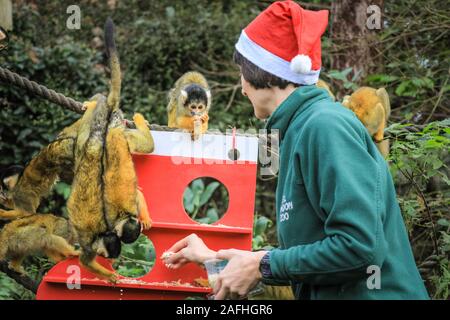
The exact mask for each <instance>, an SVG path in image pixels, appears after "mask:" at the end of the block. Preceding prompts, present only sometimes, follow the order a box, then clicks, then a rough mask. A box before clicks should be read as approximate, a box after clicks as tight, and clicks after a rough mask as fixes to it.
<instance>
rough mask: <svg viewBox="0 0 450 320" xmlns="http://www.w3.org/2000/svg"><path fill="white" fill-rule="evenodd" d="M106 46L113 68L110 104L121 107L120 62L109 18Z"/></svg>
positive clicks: (109, 96) (115, 108)
mask: <svg viewBox="0 0 450 320" xmlns="http://www.w3.org/2000/svg"><path fill="white" fill-rule="evenodd" d="M105 46H106V54H107V55H108V58H109V64H110V68H111V88H110V92H109V95H108V106H109V107H110V108H112V109H113V110H117V109H119V103H120V89H121V82H122V81H121V74H120V62H119V56H118V54H117V49H116V43H115V41H114V23H113V22H112V20H111V18H108V19H107V20H106V23H105Z"/></svg>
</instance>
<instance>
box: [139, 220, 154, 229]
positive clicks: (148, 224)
mask: <svg viewBox="0 0 450 320" xmlns="http://www.w3.org/2000/svg"><path fill="white" fill-rule="evenodd" d="M141 223H142V226H143V227H144V230H149V229H150V228H151V227H152V223H153V221H152V219H150V218H147V219H142V220H141Z"/></svg>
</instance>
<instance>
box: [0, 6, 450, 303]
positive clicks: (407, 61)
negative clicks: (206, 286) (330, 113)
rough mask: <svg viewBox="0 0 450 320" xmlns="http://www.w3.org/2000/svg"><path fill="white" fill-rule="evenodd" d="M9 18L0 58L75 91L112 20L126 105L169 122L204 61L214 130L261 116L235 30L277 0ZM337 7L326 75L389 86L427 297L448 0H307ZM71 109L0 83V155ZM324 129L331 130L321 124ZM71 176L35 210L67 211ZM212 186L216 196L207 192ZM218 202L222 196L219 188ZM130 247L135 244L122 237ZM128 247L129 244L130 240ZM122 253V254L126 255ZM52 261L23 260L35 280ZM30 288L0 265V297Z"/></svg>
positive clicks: (95, 68) (439, 220)
mask: <svg viewBox="0 0 450 320" xmlns="http://www.w3.org/2000/svg"><path fill="white" fill-rule="evenodd" d="M13 2H14V6H13V14H14V16H13V18H14V29H13V30H12V31H11V32H10V36H11V39H10V47H9V49H8V50H6V51H3V52H1V53H0V65H1V66H3V67H7V68H9V69H11V70H13V71H15V72H18V73H19V74H21V75H23V76H25V77H28V78H29V79H32V80H34V81H37V82H38V83H41V84H44V85H46V86H47V87H49V88H52V89H55V90H56V91H59V92H62V93H64V94H66V95H68V96H70V97H73V98H75V99H76V100H79V101H84V100H86V99H88V98H89V97H91V96H92V95H93V94H94V93H97V92H104V91H106V89H107V79H108V74H109V73H108V70H107V66H106V59H105V58H106V57H105V54H104V50H103V40H102V32H103V31H102V28H103V24H104V22H105V20H106V18H107V17H108V16H111V17H112V18H113V20H114V22H115V24H116V29H117V35H116V42H117V45H118V49H119V53H120V58H121V66H122V69H123V89H122V108H123V109H124V110H125V112H126V113H127V116H128V117H129V118H130V117H131V115H132V113H133V112H137V111H138V112H141V113H143V114H144V116H145V117H146V118H147V119H148V120H149V122H151V123H158V124H165V123H166V121H167V119H166V111H165V110H166V109H165V107H166V102H167V99H166V95H167V90H168V89H170V87H171V86H172V84H173V83H174V82H175V80H176V79H177V78H178V77H179V76H180V75H182V74H183V73H184V72H186V71H188V70H197V71H200V72H203V73H204V75H205V76H206V77H207V79H208V80H209V82H210V84H211V87H212V91H213V107H212V112H211V114H210V128H212V129H220V130H221V131H223V132H225V130H226V129H229V128H232V127H234V126H236V127H237V128H239V129H244V130H245V129H249V128H262V127H263V126H264V123H263V122H262V121H259V120H257V119H256V118H255V117H254V116H253V110H252V107H251V105H250V104H249V102H248V100H247V99H246V98H245V97H243V96H242V95H241V94H240V84H239V81H238V80H239V72H238V69H237V68H236V67H235V66H234V65H233V63H232V54H233V50H234V43H235V42H236V40H237V39H238V36H239V34H240V31H241V29H242V28H243V27H245V26H246V25H247V24H248V23H249V22H250V21H251V20H252V19H253V18H254V17H255V16H256V15H257V14H258V13H259V12H260V11H261V10H263V9H264V8H266V7H267V6H268V5H269V4H270V3H271V1H256V0H249V1H245V0H223V1H206V0H197V1H181V0H173V1H137V0H130V1H114V0H109V1H96V0H84V1H76V2H74V1H13ZM72 4H78V5H79V6H80V8H81V13H82V17H81V29H80V30H69V29H67V28H66V19H67V17H68V14H67V13H66V8H67V6H69V5H72ZM301 4H302V5H304V7H305V8H308V9H314V10H317V9H322V8H324V9H328V10H330V11H331V16H330V25H329V28H328V30H327V32H326V34H325V37H324V39H323V50H322V51H323V70H322V74H321V77H322V79H324V80H326V81H328V82H329V83H330V84H331V87H332V90H333V91H334V92H335V93H336V94H337V97H338V99H341V98H342V97H343V96H344V95H345V94H349V93H351V92H352V91H353V90H354V89H355V88H357V87H359V86H361V85H370V86H374V87H381V86H384V87H386V88H387V90H388V92H389V94H390V98H391V105H392V108H393V113H392V116H391V119H390V122H389V124H390V126H389V128H388V129H387V134H388V135H389V137H390V139H391V144H392V150H391V155H390V157H389V163H390V165H391V169H392V173H393V176H394V179H395V183H396V186H397V190H398V198H399V202H400V205H401V207H402V211H403V215H404V218H405V223H406V226H407V228H408V232H409V236H410V240H411V244H412V246H413V250H414V254H415V258H416V262H417V264H418V266H419V267H420V271H421V273H422V276H423V278H424V279H425V280H426V285H427V288H428V289H429V293H430V295H431V296H432V297H433V298H437V299H448V297H449V287H450V268H449V252H450V232H449V231H450V216H449V215H450V213H449V207H450V200H449V199H450V197H449V193H450V191H449V179H448V167H447V166H448V165H449V157H448V151H449V145H450V144H449V135H450V130H449V124H450V123H449V120H448V117H449V114H450V105H449V100H448V98H449V89H450V84H449V83H448V79H449V59H448V57H449V53H450V52H449V46H448V44H449V43H450V37H449V36H450V15H449V12H448V10H446V8H447V7H448V2H447V1H445V0H416V1H414V0H399V1H383V0H374V1H369V0H361V1H349V0H338V1H305V2H301ZM370 4H378V5H379V6H380V7H381V8H383V16H382V17H383V25H382V28H381V30H372V31H370V30H368V29H367V28H366V26H365V20H366V19H367V17H368V14H367V13H366V9H365V8H367V6H368V5H370ZM77 117H78V115H76V114H73V113H71V112H70V111H67V110H64V109H63V108H61V107H59V106H56V105H53V104H50V103H48V102H45V101H42V100H39V99H36V98H34V97H32V96H30V95H28V94H27V93H26V92H24V91H23V90H20V89H17V88H14V87H11V86H8V85H7V84H3V83H2V84H0V150H1V157H0V166H5V165H9V164H12V163H15V164H19V163H21V164H24V163H26V162H27V161H29V160H30V159H31V158H32V156H33V155H34V154H36V152H38V151H39V150H40V148H41V147H43V146H44V145H46V144H47V143H49V142H50V141H51V140H52V139H54V138H55V135H56V134H57V132H58V131H59V130H61V129H62V128H63V127H65V126H66V125H68V124H70V123H71V122H73V121H74V120H75V119H76V118H77ZM324 129H325V128H324ZM275 187H276V177H273V178H272V179H261V177H258V184H257V193H256V197H255V200H256V214H257V217H258V219H257V220H256V223H255V241H254V247H255V248H260V247H262V246H264V245H273V246H276V244H277V240H276V234H275V226H274V224H273V223H270V221H269V219H270V220H272V221H275V208H274V202H275V195H274V191H275ZM69 192H70V188H69V186H67V185H64V184H61V183H60V184H58V185H57V187H56V189H55V191H54V193H53V195H52V196H51V197H50V198H49V199H48V200H47V201H45V202H44V203H43V205H42V206H41V209H40V210H41V211H42V212H54V213H57V214H65V206H64V203H65V200H66V199H67V197H68V194H69ZM214 197H215V195H213V198H214ZM215 201H216V202H218V203H220V199H219V200H217V199H216V200H215ZM130 250H131V249H130ZM130 252H131V253H130V257H133V256H132V255H133V254H135V252H132V251H130ZM128 262H129V261H128ZM50 267H51V263H50V262H49V261H48V260H47V259H45V258H43V257H33V258H30V259H28V260H27V262H26V269H27V271H28V272H29V273H30V274H31V275H32V277H33V278H34V279H35V280H40V279H41V277H42V275H43V273H44V272H45V270H48V268H50ZM33 297H34V296H33V294H32V293H30V292H29V291H27V290H25V289H23V288H22V287H21V286H19V285H17V284H16V283H15V282H14V281H13V280H11V279H10V278H8V277H7V276H6V275H5V274H2V273H0V299H27V298H33Z"/></svg>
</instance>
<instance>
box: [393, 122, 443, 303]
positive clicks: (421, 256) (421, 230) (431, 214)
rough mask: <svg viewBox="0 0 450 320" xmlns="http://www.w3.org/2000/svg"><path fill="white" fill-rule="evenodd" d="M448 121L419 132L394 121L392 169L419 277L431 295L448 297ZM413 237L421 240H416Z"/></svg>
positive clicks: (433, 124)
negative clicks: (420, 275) (420, 274)
mask: <svg viewBox="0 0 450 320" xmlns="http://www.w3.org/2000/svg"><path fill="white" fill-rule="evenodd" d="M449 128H450V119H447V120H444V121H440V122H432V123H429V124H428V125H426V126H424V128H423V129H422V130H421V131H417V132H411V126H409V125H407V124H405V125H399V124H394V125H391V126H390V127H389V128H387V131H388V132H389V133H390V134H391V135H392V139H391V141H392V142H393V143H392V147H391V153H390V156H389V160H390V161H391V162H392V165H391V172H392V174H393V176H394V178H395V182H396V184H397V185H396V187H397V191H398V193H399V203H400V206H401V208H402V212H403V216H404V219H405V223H406V226H407V228H408V231H409V235H410V238H411V239H412V246H413V250H414V253H415V256H416V261H417V264H418V265H419V268H420V267H421V266H431V268H430V267H428V268H420V269H421V271H422V276H423V277H424V278H425V279H426V280H427V285H428V288H429V289H430V293H431V294H432V296H433V297H434V298H438V299H439V298H440V299H447V298H448V297H449V289H448V285H449V272H450V266H449V260H448V257H449V256H450V235H449V234H450V209H449V208H450V180H449V177H448V175H449V172H450V170H449V167H448V166H449V165H450V157H449V151H450V129H449ZM414 239H420V242H419V241H417V240H416V241H415V240H414Z"/></svg>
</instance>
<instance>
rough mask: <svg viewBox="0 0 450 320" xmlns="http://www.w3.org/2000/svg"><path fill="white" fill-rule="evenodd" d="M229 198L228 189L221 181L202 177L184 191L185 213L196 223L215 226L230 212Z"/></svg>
mask: <svg viewBox="0 0 450 320" xmlns="http://www.w3.org/2000/svg"><path fill="white" fill-rule="evenodd" d="M229 198H230V197H229V194H228V190H227V188H226V187H225V185H224V184H223V183H221V182H220V181H219V180H217V179H215V178H212V177H200V178H197V179H195V180H192V181H191V182H190V183H189V184H188V186H187V187H186V189H184V193H183V206H184V211H185V212H186V213H187V215H188V216H189V217H190V218H191V219H192V220H194V221H195V222H198V223H201V224H213V223H215V222H217V221H219V220H220V219H221V218H222V217H223V215H224V214H225V212H226V211H227V210H228V203H229Z"/></svg>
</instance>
